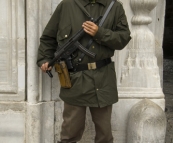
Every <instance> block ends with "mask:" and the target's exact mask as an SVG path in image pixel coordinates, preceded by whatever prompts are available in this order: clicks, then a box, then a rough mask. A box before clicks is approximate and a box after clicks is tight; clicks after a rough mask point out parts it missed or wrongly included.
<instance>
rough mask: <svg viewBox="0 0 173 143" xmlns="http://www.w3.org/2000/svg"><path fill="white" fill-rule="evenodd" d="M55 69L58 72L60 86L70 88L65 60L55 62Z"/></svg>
mask: <svg viewBox="0 0 173 143" xmlns="http://www.w3.org/2000/svg"><path fill="white" fill-rule="evenodd" d="M55 71H56V72H57V73H58V77H59V81H60V84H61V87H63V88H71V80H70V76H69V72H68V69H67V66H66V63H65V61H60V62H57V63H56V64H55Z"/></svg>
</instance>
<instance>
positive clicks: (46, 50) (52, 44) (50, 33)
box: [37, 2, 62, 67]
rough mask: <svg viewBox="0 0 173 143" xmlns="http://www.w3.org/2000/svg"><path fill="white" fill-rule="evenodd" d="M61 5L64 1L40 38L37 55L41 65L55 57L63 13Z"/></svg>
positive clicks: (38, 63) (38, 62)
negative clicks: (59, 25)
mask: <svg viewBox="0 0 173 143" xmlns="http://www.w3.org/2000/svg"><path fill="white" fill-rule="evenodd" d="M61 7H62V2H61V3H60V4H59V5H58V6H57V8H56V10H55V12H54V13H53V15H52V17H51V18H50V20H49V22H48V24H47V25H46V27H45V29H44V31H43V34H42V36H41V38H40V45H39V48H38V55H37V65H38V66H39V67H40V66H41V65H42V64H43V63H45V62H49V61H51V60H52V58H53V57H54V53H55V51H56V47H57V44H58V43H57V40H56V36H57V32H58V23H59V20H60V15H61V14H60V13H61Z"/></svg>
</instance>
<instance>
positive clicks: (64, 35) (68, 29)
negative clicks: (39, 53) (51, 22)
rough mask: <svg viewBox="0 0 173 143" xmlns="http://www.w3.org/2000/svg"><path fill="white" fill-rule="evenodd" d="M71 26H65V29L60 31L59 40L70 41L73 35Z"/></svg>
mask: <svg viewBox="0 0 173 143" xmlns="http://www.w3.org/2000/svg"><path fill="white" fill-rule="evenodd" d="M71 30H72V28H71V25H68V26H64V28H62V29H60V30H59V31H58V33H57V40H58V41H63V40H65V39H68V38H69V36H70V33H71Z"/></svg>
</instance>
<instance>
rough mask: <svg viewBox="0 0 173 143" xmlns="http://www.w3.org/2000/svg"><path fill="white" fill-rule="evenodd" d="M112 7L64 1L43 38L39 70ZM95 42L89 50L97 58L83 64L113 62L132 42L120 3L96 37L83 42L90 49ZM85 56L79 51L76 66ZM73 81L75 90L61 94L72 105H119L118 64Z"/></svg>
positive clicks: (106, 0)
mask: <svg viewBox="0 0 173 143" xmlns="http://www.w3.org/2000/svg"><path fill="white" fill-rule="evenodd" d="M110 3H111V0H96V3H90V2H89V0H62V1H61V2H60V4H59V5H58V6H57V8H56V10H55V12H54V13H53V15H52V17H51V19H50V20H49V22H48V24H47V26H46V27H45V29H44V31H43V34H42V36H41V38H40V46H39V49H38V58H37V64H38V66H41V65H42V64H43V63H45V62H50V61H51V60H52V58H53V57H54V53H55V51H56V48H57V46H59V47H61V46H62V45H63V44H64V43H66V42H67V41H68V40H69V38H71V37H72V36H73V35H74V34H75V33H76V32H78V31H79V30H80V29H81V28H82V23H83V22H85V21H88V20H90V19H91V18H94V19H96V18H98V17H99V16H103V14H104V12H105V11H106V9H107V8H108V6H109V4H110ZM91 38H92V39H93V43H92V44H91V46H90V47H89V50H90V51H92V52H93V53H95V54H96V57H95V58H91V57H89V56H87V55H85V57H84V58H83V60H82V61H81V63H80V64H87V63H92V62H96V61H99V60H103V59H106V58H111V57H112V56H113V55H114V51H115V50H121V49H123V48H124V47H125V46H126V45H127V44H128V42H129V41H130V39H131V37H130V30H129V27H128V23H127V19H126V15H125V11H124V9H123V6H122V4H121V3H119V2H118V1H116V2H115V3H114V5H113V7H112V9H111V11H110V12H109V14H108V16H107V18H106V20H105V22H104V23H103V25H102V27H99V28H98V32H97V33H96V35H95V36H94V37H91V36H90V35H87V34H86V35H85V36H84V37H82V38H81V39H80V40H79V42H80V43H81V44H82V45H83V46H84V47H86V46H87V44H88V42H89V40H90V39H91ZM81 53H82V52H81V51H80V50H77V51H75V53H74V54H75V55H76V56H75V58H74V59H72V62H73V64H75V63H77V62H78V59H79V57H80V55H81ZM70 78H71V82H72V87H71V88H70V89H65V88H61V90H60V94H59V96H60V98H61V99H62V100H63V101H64V102H66V103H68V104H71V105H76V106H89V107H105V106H108V105H111V104H113V103H116V102H117V101H118V91H117V84H116V73H115V67H114V62H111V63H110V64H108V65H106V66H104V67H101V68H98V69H94V70H84V71H79V72H70Z"/></svg>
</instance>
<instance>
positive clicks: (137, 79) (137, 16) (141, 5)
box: [121, 0, 161, 89]
mask: <svg viewBox="0 0 173 143" xmlns="http://www.w3.org/2000/svg"><path fill="white" fill-rule="evenodd" d="M157 2H158V1H157V0H150V1H148V0H131V7H132V10H133V11H134V16H133V18H132V24H133V31H132V34H131V36H132V40H131V41H130V43H129V45H128V58H127V60H126V65H125V66H124V67H123V69H122V74H121V87H139V88H154V89H156V88H160V87H161V86H160V75H159V68H158V66H157V58H156V56H155V37H154V35H153V33H152V32H151V31H150V29H149V28H148V24H149V23H151V22H152V19H151V17H149V13H150V12H151V10H153V8H154V7H155V6H156V4H157Z"/></svg>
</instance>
